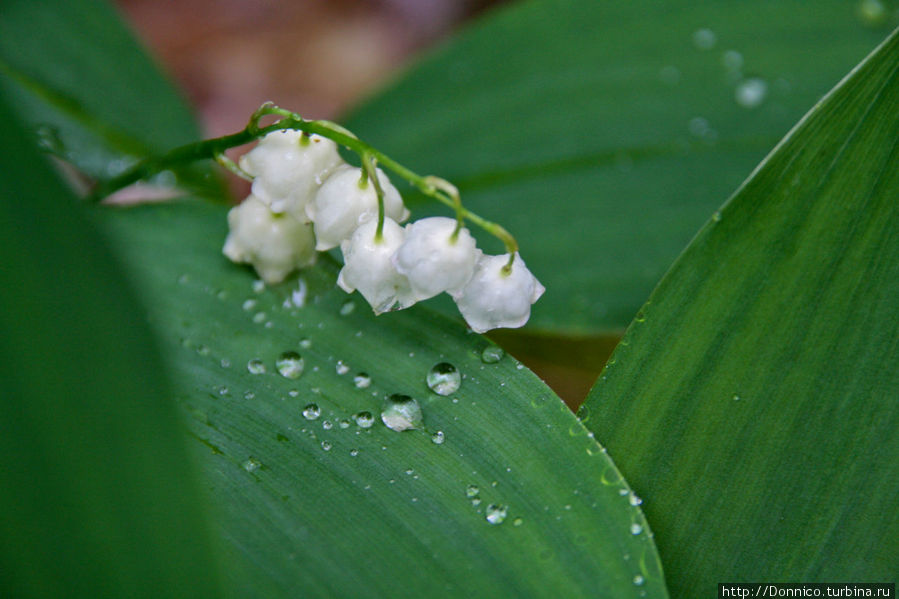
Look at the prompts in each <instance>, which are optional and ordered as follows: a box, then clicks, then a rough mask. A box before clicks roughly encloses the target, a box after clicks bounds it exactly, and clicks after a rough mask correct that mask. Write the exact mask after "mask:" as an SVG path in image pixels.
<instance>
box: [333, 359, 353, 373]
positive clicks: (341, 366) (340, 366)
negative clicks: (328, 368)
mask: <svg viewBox="0 0 899 599" xmlns="http://www.w3.org/2000/svg"><path fill="white" fill-rule="evenodd" d="M334 370H336V371H337V374H339V375H341V376H343V375H344V374H346V373H348V372H349V371H350V367H349V366H347V365H346V364H344V362H343V360H337V366H335V367H334Z"/></svg>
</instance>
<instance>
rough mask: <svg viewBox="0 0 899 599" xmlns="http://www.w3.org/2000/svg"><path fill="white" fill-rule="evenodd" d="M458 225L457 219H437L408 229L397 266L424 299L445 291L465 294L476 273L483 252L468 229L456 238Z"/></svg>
mask: <svg viewBox="0 0 899 599" xmlns="http://www.w3.org/2000/svg"><path fill="white" fill-rule="evenodd" d="M456 224H457V223H456V220H455V219H452V218H446V217H442V216H434V217H430V218H423V219H421V220H418V221H415V222H414V223H411V224H409V225H407V226H406V240H405V241H404V242H403V244H402V245H401V246H400V247H399V249H398V250H397V252H396V254H394V256H393V264H394V265H395V266H396V269H397V271H399V272H400V273H401V274H404V275H406V277H407V278H408V279H409V283H410V284H411V285H412V290H413V291H414V292H415V295H416V296H417V298H418V299H420V300H423V299H428V298H429V297H433V296H435V295H437V294H438V293H440V292H442V291H446V292H449V293H450V294H453V293H457V292H459V291H461V289H462V287H464V286H465V284H466V283H467V282H468V280H469V279H470V278H471V274H472V273H473V272H474V266H475V262H476V261H477V259H478V254H479V253H480V252H479V250H478V249H477V248H476V247H475V241H474V238H473V237H472V236H471V233H469V231H468V229H466V228H464V227H463V228H462V229H461V230H460V231H459V233H458V235H455V236H454V233H455V231H456Z"/></svg>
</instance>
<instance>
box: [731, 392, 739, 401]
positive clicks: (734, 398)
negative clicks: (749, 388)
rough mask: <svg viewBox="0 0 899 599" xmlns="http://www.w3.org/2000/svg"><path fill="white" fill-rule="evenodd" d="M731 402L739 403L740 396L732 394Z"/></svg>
mask: <svg viewBox="0 0 899 599" xmlns="http://www.w3.org/2000/svg"><path fill="white" fill-rule="evenodd" d="M733 400H734V401H740V396H739V395H737V394H736V393H734V397H733Z"/></svg>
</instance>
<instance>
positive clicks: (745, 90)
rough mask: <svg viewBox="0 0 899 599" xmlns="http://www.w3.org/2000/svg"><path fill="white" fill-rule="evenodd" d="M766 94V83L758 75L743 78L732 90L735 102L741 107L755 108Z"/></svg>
mask: <svg viewBox="0 0 899 599" xmlns="http://www.w3.org/2000/svg"><path fill="white" fill-rule="evenodd" d="M766 95H768V84H767V83H766V82H765V80H764V79H759V78H758V77H751V78H749V79H744V80H743V81H741V82H740V83H739V85H737V89H736V90H734V98H735V99H736V101H737V104H739V105H740V106H742V107H743V108H755V107H756V106H758V105H759V104H761V103H762V101H764V99H765V96H766Z"/></svg>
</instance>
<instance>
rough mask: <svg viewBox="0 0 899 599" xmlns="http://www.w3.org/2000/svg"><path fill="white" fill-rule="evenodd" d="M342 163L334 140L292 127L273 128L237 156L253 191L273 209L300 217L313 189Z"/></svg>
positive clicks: (304, 214) (303, 217) (303, 213)
mask: <svg viewBox="0 0 899 599" xmlns="http://www.w3.org/2000/svg"><path fill="white" fill-rule="evenodd" d="M341 164H343V159H342V158H341V157H340V154H338V153H337V144H335V143H334V142H333V141H331V140H330V139H326V138H324V137H321V136H320V135H304V134H303V132H302V131H294V130H292V129H285V130H282V131H272V132H271V133H269V134H268V135H266V136H265V137H263V138H262V139H261V140H260V141H259V143H258V144H257V145H256V147H255V148H253V149H252V150H250V151H249V152H247V153H246V154H244V155H243V156H241V158H240V168H242V169H243V170H244V171H246V172H247V174H249V175H252V176H253V177H254V179H253V188H252V189H253V195H255V196H256V197H257V198H259V199H260V200H262V201H263V202H264V203H266V204H268V206H269V207H270V208H271V210H272V212H275V213H282V212H288V213H290V214H291V216H293V217H294V218H295V219H297V220H301V221H304V220H306V213H305V207H306V204H307V203H309V201H310V200H311V199H312V197H313V195H314V194H315V191H316V190H317V189H318V188H319V187H320V186H321V184H322V182H323V181H324V180H325V178H326V177H327V176H328V174H329V173H331V172H332V171H333V170H334V169H335V168H337V167H338V166H339V165H341Z"/></svg>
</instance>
